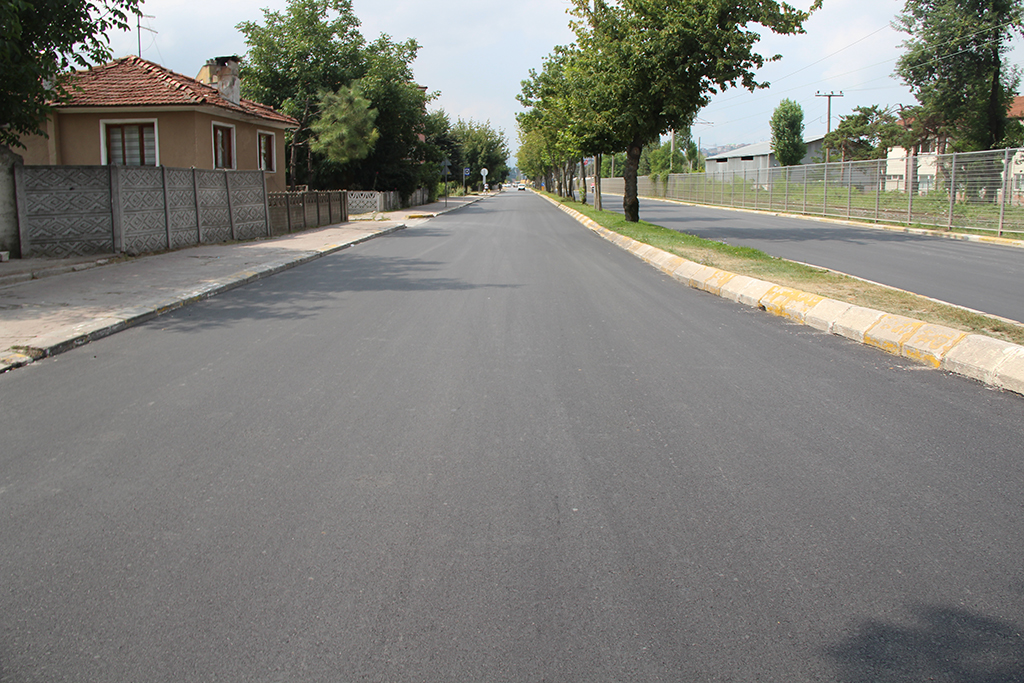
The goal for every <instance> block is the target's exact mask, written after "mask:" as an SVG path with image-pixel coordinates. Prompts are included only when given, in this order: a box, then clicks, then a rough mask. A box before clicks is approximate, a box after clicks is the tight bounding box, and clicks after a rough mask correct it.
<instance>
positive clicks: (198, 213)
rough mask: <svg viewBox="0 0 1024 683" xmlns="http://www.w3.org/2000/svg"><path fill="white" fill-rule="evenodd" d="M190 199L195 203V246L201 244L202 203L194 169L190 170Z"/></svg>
mask: <svg viewBox="0 0 1024 683" xmlns="http://www.w3.org/2000/svg"><path fill="white" fill-rule="evenodd" d="M192 199H193V200H194V201H195V203H196V244H202V243H203V214H202V211H201V210H200V208H201V206H202V202H200V201H199V178H198V176H197V175H196V169H195V168H193V169H192Z"/></svg>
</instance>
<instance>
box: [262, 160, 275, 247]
mask: <svg viewBox="0 0 1024 683" xmlns="http://www.w3.org/2000/svg"><path fill="white" fill-rule="evenodd" d="M261 176H262V177H263V220H264V221H266V223H267V237H273V236H274V228H273V226H272V225H270V195H269V194H268V193H267V174H266V173H262V174H261Z"/></svg>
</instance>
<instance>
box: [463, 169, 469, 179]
mask: <svg viewBox="0 0 1024 683" xmlns="http://www.w3.org/2000/svg"><path fill="white" fill-rule="evenodd" d="M462 175H464V176H465V177H467V178H468V177H469V166H467V167H466V168H464V169H462Z"/></svg>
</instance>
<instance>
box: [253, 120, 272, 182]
mask: <svg viewBox="0 0 1024 683" xmlns="http://www.w3.org/2000/svg"><path fill="white" fill-rule="evenodd" d="M261 135H269V136H270V163H271V165H272V166H273V168H263V156H262V155H261V154H260V136H261ZM256 165H257V166H258V167H259V169H260V170H261V171H263V172H264V173H277V135H276V134H275V133H274V131H271V130H260V129H258V128H257V129H256Z"/></svg>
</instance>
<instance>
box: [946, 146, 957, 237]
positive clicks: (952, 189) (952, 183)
mask: <svg viewBox="0 0 1024 683" xmlns="http://www.w3.org/2000/svg"><path fill="white" fill-rule="evenodd" d="M949 165H950V170H949V220H948V221H947V222H946V230H952V229H953V208H954V205H955V204H956V152H953V160H952V161H950V163H949Z"/></svg>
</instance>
